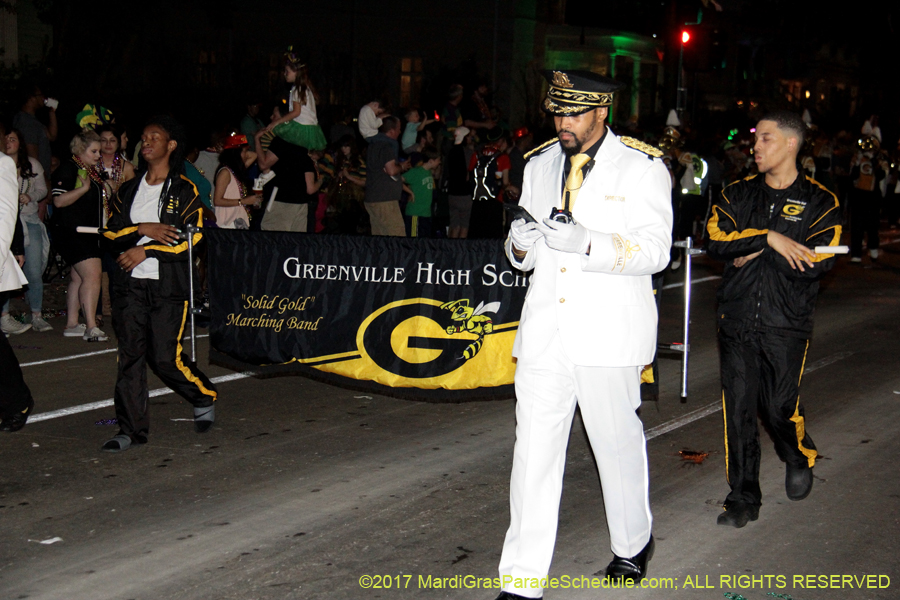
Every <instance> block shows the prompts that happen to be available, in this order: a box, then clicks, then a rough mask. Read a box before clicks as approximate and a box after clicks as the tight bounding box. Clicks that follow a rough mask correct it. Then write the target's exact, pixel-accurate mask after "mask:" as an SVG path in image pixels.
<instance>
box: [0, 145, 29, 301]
mask: <svg viewBox="0 0 900 600" xmlns="http://www.w3.org/2000/svg"><path fill="white" fill-rule="evenodd" d="M18 219H19V182H18V180H17V179H16V163H15V162H14V161H13V159H12V158H10V157H8V156H6V155H5V154H2V153H0V292H8V291H11V290H17V289H19V288H21V287H22V286H23V285H25V284H26V283H28V280H27V279H25V274H24V273H23V272H22V269H20V268H19V263H18V262H17V261H16V257H15V256H13V254H12V252H10V251H9V245H10V244H11V243H12V239H13V233H14V232H15V227H16V221H17V220H18Z"/></svg>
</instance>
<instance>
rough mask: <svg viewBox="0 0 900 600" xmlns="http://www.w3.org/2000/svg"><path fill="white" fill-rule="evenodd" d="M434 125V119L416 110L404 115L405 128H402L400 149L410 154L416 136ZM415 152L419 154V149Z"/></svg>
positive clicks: (415, 141) (416, 140)
mask: <svg viewBox="0 0 900 600" xmlns="http://www.w3.org/2000/svg"><path fill="white" fill-rule="evenodd" d="M432 123H434V119H429V118H428V117H426V116H424V113H423V112H422V111H421V110H419V109H418V108H413V109H411V110H410V111H409V112H408V113H406V127H404V128H403V137H402V138H401V141H400V147H401V148H403V151H404V152H406V153H408V154H409V153H412V152H413V147H414V146H415V145H416V143H417V142H418V134H419V133H421V132H423V131H425V128H426V127H428V126H429V125H431V124H432ZM417 151H419V152H421V148H419V149H418V150H417Z"/></svg>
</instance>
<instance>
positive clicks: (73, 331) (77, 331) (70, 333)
mask: <svg viewBox="0 0 900 600" xmlns="http://www.w3.org/2000/svg"><path fill="white" fill-rule="evenodd" d="M85 331H87V325H85V324H84V323H79V324H78V325H76V326H75V327H66V328H65V329H63V335H64V336H66V337H82V336H83V335H84V332H85Z"/></svg>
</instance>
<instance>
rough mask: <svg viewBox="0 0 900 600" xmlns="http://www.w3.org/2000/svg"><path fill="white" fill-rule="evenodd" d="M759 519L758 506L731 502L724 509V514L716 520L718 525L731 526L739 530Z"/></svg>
mask: <svg viewBox="0 0 900 600" xmlns="http://www.w3.org/2000/svg"><path fill="white" fill-rule="evenodd" d="M758 518H759V506H757V505H756V504H748V503H746V502H732V503H730V504H728V506H726V507H725V512H723V513H722V514H720V515H719V516H718V518H717V519H716V523H717V524H719V525H731V526H732V527H737V528H741V527H743V526H744V525H746V524H747V523H749V522H750V521H755V520H757V519H758Z"/></svg>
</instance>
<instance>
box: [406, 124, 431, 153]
mask: <svg viewBox="0 0 900 600" xmlns="http://www.w3.org/2000/svg"><path fill="white" fill-rule="evenodd" d="M431 146H434V134H433V133H431V129H423V130H422V131H420V132H418V133H417V134H416V143H415V144H413V146H412V147H411V148H407V149H406V153H407V154H415V153H416V152H422V151H424V150H425V148H429V147H431Z"/></svg>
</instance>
